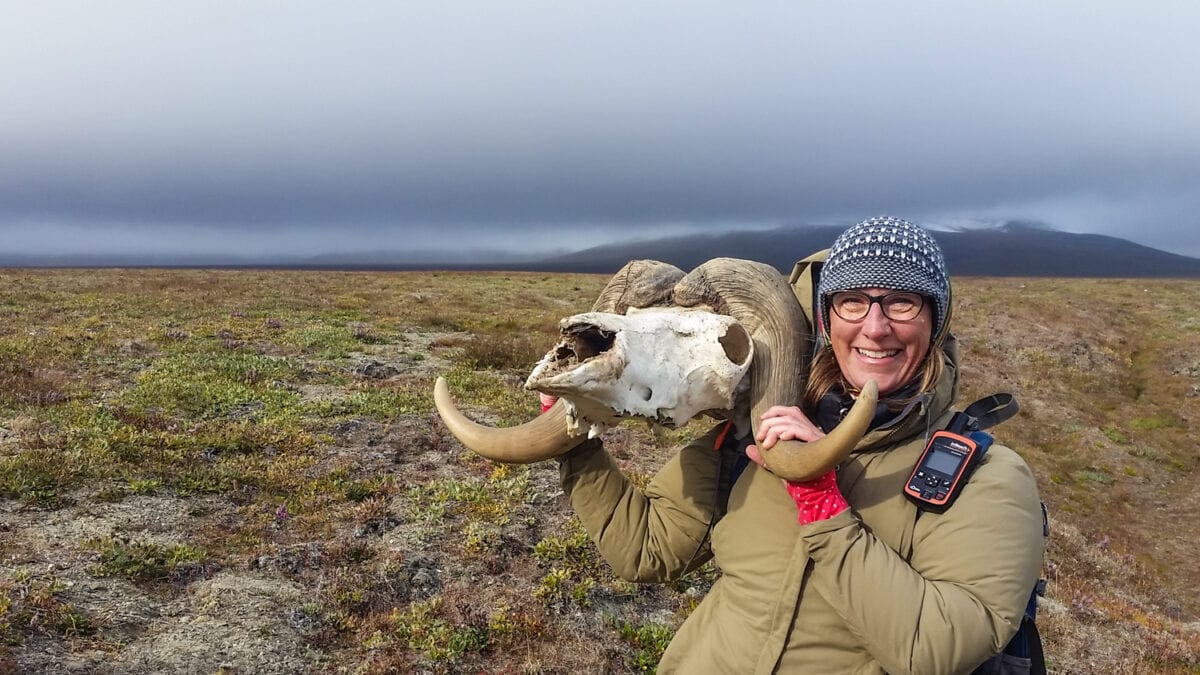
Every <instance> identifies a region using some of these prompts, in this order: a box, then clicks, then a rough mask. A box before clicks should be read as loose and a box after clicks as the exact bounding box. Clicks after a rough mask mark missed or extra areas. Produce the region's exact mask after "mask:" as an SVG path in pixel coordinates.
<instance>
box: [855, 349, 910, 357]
mask: <svg viewBox="0 0 1200 675" xmlns="http://www.w3.org/2000/svg"><path fill="white" fill-rule="evenodd" d="M854 351H856V352H858V353H859V354H862V355H863V356H865V357H867V358H869V359H886V358H888V357H889V356H895V355H896V354H899V353H900V350H899V349H887V350H878V349H863V348H862V347H855V348H854Z"/></svg>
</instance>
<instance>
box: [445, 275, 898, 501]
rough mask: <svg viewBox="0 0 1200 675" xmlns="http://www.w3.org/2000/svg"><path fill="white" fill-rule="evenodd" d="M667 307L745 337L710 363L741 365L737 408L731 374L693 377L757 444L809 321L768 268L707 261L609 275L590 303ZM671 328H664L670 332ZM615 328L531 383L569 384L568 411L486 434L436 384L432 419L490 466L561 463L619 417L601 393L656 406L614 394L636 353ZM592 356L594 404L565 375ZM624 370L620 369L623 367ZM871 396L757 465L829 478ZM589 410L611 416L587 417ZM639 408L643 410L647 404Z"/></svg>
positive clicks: (578, 346)
mask: <svg viewBox="0 0 1200 675" xmlns="http://www.w3.org/2000/svg"><path fill="white" fill-rule="evenodd" d="M665 307H673V308H675V309H674V310H673V311H676V312H683V311H685V309H684V308H691V309H692V310H694V311H697V312H698V313H704V312H708V313H711V314H717V315H725V316H727V317H736V319H737V320H736V321H735V322H734V323H732V324H730V326H739V327H740V329H741V330H742V331H743V332H744V333H745V334H746V335H747V336H748V339H746V340H745V342H746V349H745V351H744V352H743V351H740V347H739V348H738V349H733V350H732V351H731V350H730V347H731V346H733V345H734V344H736V343H738V342H740V338H739V339H730V338H729V336H730V335H733V334H734V330H733V329H732V328H730V329H728V330H727V331H726V333H725V337H726V342H725V343H721V344H722V347H724V349H723V350H722V354H721V356H720V358H719V359H716V360H717V361H726V360H727V361H732V362H733V363H735V364H739V367H741V366H740V364H745V363H747V362H748V363H749V370H748V371H743V374H744V375H745V378H744V379H745V380H746V381H748V383H749V386H748V389H749V391H748V392H747V396H746V397H745V399H746V400H745V402H743V400H742V399H741V398H740V397H738V393H739V392H740V387H739V384H740V382H741V381H742V379H743V378H742V377H741V376H740V375H739V376H736V378H735V376H733V375H728V376H720V377H717V378H715V379H714V380H706V377H703V376H702V377H700V380H701V382H702V383H703V386H701V387H700V389H712V390H718V391H720V392H722V393H720V395H719V396H717V397H716V398H718V399H719V402H720V404H721V405H720V406H717V407H725V406H724V404H725V395H726V394H725V390H724V389H722V387H725V386H726V385H723V384H722V385H719V386H718V385H717V384H714V382H717V381H722V382H727V384H728V388H729V389H730V390H731V391H732V392H733V393H732V396H733V398H736V399H737V400H736V401H735V402H734V404H733V405H734V407H735V410H734V412H733V413H732V414H731V415H730V417H732V418H733V421H734V422H735V424H736V426H737V427H738V437H739V438H740V437H742V436H743V435H744V434H749V433H754V434H756V435H757V433H758V431H759V428H760V426H759V425H760V422H761V419H762V417H763V415H764V414H765V413H766V411H767V410H768V409H769V408H770V407H771V406H774V405H795V404H796V402H797V401H799V399H800V397H801V394H802V391H803V385H804V375H805V374H806V373H807V368H808V349H809V344H808V336H809V333H808V320H807V319H806V318H805V316H804V313H803V311H802V310H801V308H800V304H799V302H797V300H796V296H795V295H794V294H793V292H792V289H791V287H790V286H788V284H787V281H786V280H785V279H783V278H782V277H781V276H780V275H779V272H778V271H776V270H775V269H774V268H773V267H770V266H769V265H764V264H762V263H756V262H753V261H749V260H738V259H735V258H714V259H712V260H709V261H707V262H705V263H704V264H702V265H700V266H699V267H697V268H696V269H694V270H692V271H691V272H689V273H688V274H686V275H685V274H684V273H683V272H682V271H681V270H679V269H678V268H676V267H674V266H672V265H668V264H666V263H661V262H658V261H654V260H634V261H631V262H630V263H628V264H627V265H625V267H623V268H621V270H620V271H619V272H617V274H616V275H614V276H613V278H612V279H611V280H610V281H609V283H608V285H607V286H605V288H604V290H603V291H601V293H600V297H598V298H597V299H596V302H595V304H594V305H593V306H592V311H593V312H594V313H595V312H602V313H607V314H617V315H633V314H636V312H635V308H659V309H660V310H661V309H662V308H665ZM572 318H574V317H572ZM631 318H632V317H631ZM677 320H679V319H670V320H669V321H668V323H669V322H670V321H677ZM568 322H570V319H568ZM611 325H612V326H617V325H618V324H615V323H614V324H611ZM621 325H625V326H626V327H625V328H623V329H621V330H617V331H615V332H614V333H612V334H611V336H610V337H612V340H613V342H612V345H609V344H608V338H607V337H605V335H606V330H597V331H594V332H593V331H590V330H589V329H587V328H584V329H583V330H581V331H580V332H578V333H576V334H575V335H576V336H577V337H578V338H581V339H576V340H575V341H573V342H571V343H570V345H569V346H568V348H567V349H566V351H563V352H562V353H561V354H560V353H559V349H556V350H555V351H554V352H552V353H551V354H550V355H549V356H548V357H547V361H549V363H546V366H545V369H544V370H545V371H546V372H543V373H540V374H539V377H549V378H551V379H552V378H553V377H556V376H565V377H564V379H563V381H571V382H572V385H571V388H570V389H569V390H568V391H570V392H571V393H569V394H567V396H572V397H574V402H573V403H568V399H567V398H565V397H564V398H560V399H559V402H558V403H556V404H555V405H554V406H553V407H552V408H551V409H550V410H548V411H546V412H545V413H544V414H542V415H540V416H538V417H536V418H534V419H532V420H530V421H528V422H526V423H524V424H521V425H519V426H516V427H510V428H503V429H498V428H492V427H487V426H484V425H482V424H478V423H476V422H473V421H472V420H470V419H469V418H468V417H467V416H466V415H464V414H463V413H462V412H461V411H459V409H458V406H456V405H455V403H454V399H453V397H452V396H451V395H450V388H449V385H448V384H447V383H446V380H445V379H444V378H440V377H439V378H438V379H437V381H436V382H435V383H434V389H433V400H434V405H435V406H436V407H437V410H438V414H440V415H441V417H442V420H443V421H444V422H445V423H446V427H447V428H448V429H449V430H450V432H451V433H452V434H453V435H454V437H455V438H457V439H458V440H459V441H460V442H461V443H462V444H463V445H465V446H466V447H468V448H470V449H471V450H473V451H475V452H476V453H478V454H480V455H482V456H484V457H487V458H489V459H493V460H496V461H500V462H514V463H530V462H536V461H540V460H543V459H548V458H550V457H555V456H558V455H561V454H562V453H564V452H567V451H569V450H571V449H572V448H574V447H575V446H577V445H579V444H580V443H581V442H583V439H582V438H581V436H582V433H581V432H582V429H581V425H583V424H586V425H588V426H589V431H590V432H593V433H594V432H595V428H594V427H595V425H598V424H606V423H608V421H610V420H612V419H615V418H617V417H621V416H622V412H621V411H620V410H618V409H617V408H615V407H614V406H613V402H614V401H613V400H610V399H609V396H608V394H617V396H616V399H615V400H618V401H621V400H633V399H636V398H637V396H635V395H634V393H635V392H636V393H637V394H641V395H644V394H646V393H647V392H649V394H650V397H649V398H650V399H651V400H654V394H655V393H656V389H655V387H653V386H650V387H649V388H637V386H636V385H633V384H631V385H629V386H628V389H627V390H625V391H620V389H619V387H618V384H617V383H618V382H619V381H620V377H621V375H622V373H624V371H625V370H626V369H627V368H628V367H629V366H628V365H626V364H627V363H629V362H628V361H627V360H626V359H625V358H624V357H623V356H622V355H628V354H629V353H630V352H631V350H634V349H635V348H634V347H628V346H622V347H621V348H620V349H616V350H615V351H614V350H613V345H615V344H616V337H617V336H619V335H620V334H621V333H622V332H624V333H625V334H626V336H627V337H631V336H632V335H633V334H634V333H633V332H632V331H631V330H630V329H629V328H628V327H627V326H628V325H627V324H621ZM666 334H667V333H664V335H666ZM670 335H671V341H669V342H667V343H663V345H662V346H659V347H653V348H651V347H649V346H646V347H644V348H636V351H637V352H638V354H639V360H645V359H649V360H648V361H644V362H641V363H639V364H638V365H637V366H636V367H635V370H634V371H633V372H645V369H649V370H657V369H658V367H659V365H660V363H661V362H663V361H664V360H666V359H667V358H668V357H674V356H675V355H676V354H675V352H677V351H679V350H678V348H677V347H676V346H675V344H676V343H675V342H674V341H675V340H676V339H677V338H678V336H679V334H678V333H674V332H671V333H670ZM642 339H645V338H641V337H640V338H638V340H635V341H634V343H637V342H640V341H641V340H642ZM718 342H719V340H718ZM561 347H562V346H561V345H560V348H561ZM605 352H611V353H608V354H606V353H605ZM595 355H600V358H599V359H598V360H597V362H596V364H595V369H596V370H597V371H603V372H604V373H605V374H604V376H603V377H602V378H600V380H601V381H607V382H609V383H610V384H609V385H608V386H609V387H610V390H609V392H608V393H607V394H604V395H599V392H598V390H597V389H595V388H593V389H592V390H589V391H588V392H587V396H578V395H577V394H580V393H583V392H584V389H585V388H586V387H587V386H590V385H589V384H588V383H589V380H588V379H587V377H586V376H585V375H584V374H580V375H573V374H571V373H570V372H569V371H576V370H579V371H581V372H582V373H586V372H588V371H590V370H591V368H592V367H591V366H588V364H587V359H588V358H589V357H594V356H595ZM697 360H699V357H698V358H697ZM623 361H624V362H625V363H624V364H622V363H621V362H623ZM541 369H542V367H541V366H539V370H541ZM643 377H646V376H645V375H644V376H643ZM648 377H650V378H651V379H650V380H642V384H643V385H645V384H646V382H652V383H656V382H658V380H656V379H654V376H648ZM677 377H678V378H679V381H680V382H681V383H682V382H683V381H684V380H686V379H687V376H686V375H677ZM531 380H532V376H531ZM633 381H634V382H636V381H637V380H633ZM533 384H534V385H536V388H537V389H541V390H543V391H550V392H553V389H550V388H547V387H543V386H542V385H541V384H540V383H537V382H534V383H533ZM658 388H659V389H661V387H658ZM710 393H711V391H710ZM877 395H878V389H877V387H876V386H875V382H873V381H871V382H868V383H867V384H866V386H864V387H863V390H862V392H861V393H860V394H859V396H858V399H857V401H856V402H855V404H854V406H853V407H852V408H851V410H850V412H849V413H848V414H847V415H846V417H845V418H844V419H843V420H842V422H841V424H839V425H838V426H837V428H836V429H833V430H832V431H830V432H829V433H828V434H827V435H826V436H824V437H823V438H820V439H817V440H815V441H811V442H808V443H804V442H801V441H797V440H786V441H783V440H781V441H778V442H777V443H775V445H774V446H773V447H771V448H762V447H760V448H759V451H760V455H761V457H762V460H763V464H764V466H765V467H766V468H767V469H768V470H770V471H772V472H774V473H775V474H776V475H778V476H781V477H783V478H786V479H787V480H791V481H803V480H810V479H812V478H816V477H817V476H820V475H822V474H824V473H826V472H828V471H829V470H830V469H832V468H833V467H834V466H836V465H837V464H838V463H840V462H841V461H842V460H843V459H845V457H846V456H847V455H848V454H849V453H850V452H851V451H852V450H853V449H854V447H855V445H856V444H857V443H858V441H859V440H861V439H862V437H863V434H865V433H866V431H867V428H868V426H869V424H870V422H871V418H872V416H873V415H874V411H875V402H876V399H877ZM601 398H603V399H605V400H600V399H601ZM684 398H687V397H684ZM588 399H594V400H588ZM731 400H732V399H731ZM585 401H586V402H585ZM597 403H598V404H602V405H603V406H604V407H605V408H609V409H610V410H603V409H593V407H594V404H597ZM645 403H647V404H649V403H650V401H645ZM621 405H624V404H621ZM705 405H708V403H700V402H698V401H696V402H691V403H690V404H689V405H687V406H679V405H678V404H677V405H676V406H675V409H674V411H673V412H670V411H669V410H668V409H669V408H670V406H667V407H666V408H664V409H663V410H662V411H660V410H659V408H658V407H653V408H651V407H647V411H648V412H649V414H645V415H643V414H641V413H638V414H639V415H641V416H647V417H662V418H664V419H666V418H668V417H669V418H670V419H671V420H672V422H674V423H677V424H678V423H682V422H683V421H684V420H686V419H687V417H686V415H687V409H688V408H691V409H693V410H696V411H698V412H703V406H705ZM568 408H571V409H570V410H568ZM692 414H695V413H692Z"/></svg>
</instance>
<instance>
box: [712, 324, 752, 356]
mask: <svg viewBox="0 0 1200 675" xmlns="http://www.w3.org/2000/svg"><path fill="white" fill-rule="evenodd" d="M718 342H720V343H721V347H722V348H723V349H724V350H725V356H727V357H729V360H730V361H732V362H734V363H736V364H738V365H742V364H744V363H746V360H747V359H749V358H750V354H751V353H752V352H751V345H752V344H753V342H752V341H751V339H750V333H748V332H746V329H745V328H744V327H743V326H742V324H740V323H735V324H732V325H730V326H729V330H727V331H725V334H724V335H722V336H721V337H720V339H719V340H718Z"/></svg>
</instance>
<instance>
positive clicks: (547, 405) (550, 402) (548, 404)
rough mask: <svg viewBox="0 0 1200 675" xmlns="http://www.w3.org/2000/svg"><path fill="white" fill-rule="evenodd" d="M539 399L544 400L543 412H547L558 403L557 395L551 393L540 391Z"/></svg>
mask: <svg viewBox="0 0 1200 675" xmlns="http://www.w3.org/2000/svg"><path fill="white" fill-rule="evenodd" d="M538 400H540V401H541V402H542V412H546V411H547V410H549V409H551V408H553V407H554V404H555V403H558V397H557V396H551V395H550V394H546V393H542V392H540V391H539V392H538Z"/></svg>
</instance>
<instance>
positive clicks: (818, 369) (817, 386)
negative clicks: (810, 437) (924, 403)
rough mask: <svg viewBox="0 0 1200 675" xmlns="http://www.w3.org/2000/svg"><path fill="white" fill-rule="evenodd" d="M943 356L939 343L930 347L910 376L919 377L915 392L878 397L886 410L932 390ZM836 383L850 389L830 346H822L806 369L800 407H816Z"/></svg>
mask: <svg viewBox="0 0 1200 675" xmlns="http://www.w3.org/2000/svg"><path fill="white" fill-rule="evenodd" d="M945 359H946V355H945V353H944V352H943V351H942V347H941V345H933V346H931V347H930V349H929V355H928V356H926V357H925V363H924V364H923V365H922V366H921V370H920V372H918V373H917V375H916V377H914V378H913V379H914V380H916V379H919V380H920V383H921V385H920V387H918V389H917V391H915V392H913V394H912V395H911V396H905V397H903V398H897V399H889V398H887V397H884V398H883V399H882V400H883V401H884V402H885V403H886V404H887V406H888V408H889V409H891V410H900V409H902V408H903V407H904V406H906V405H908V404H909V403H911V402H912V401H913V400H914V399H916V398H917V397H918V396H921V395H922V394H924V393H925V392H927V391H933V388H934V387H935V386H937V383H938V380H940V379H942V373H943V371H945V369H946V365H945ZM837 386H841V388H842V389H843V390H844V391H847V392H849V391H853V390H854V388H853V387H851V386H850V384H849V383H848V382H846V378H845V377H844V376H843V375H842V367H841V366H839V365H838V362H837V356H835V355H834V353H833V345H825V346H824V347H822V348H821V351H819V352H817V355H816V356H814V357H813V360H812V365H811V366H810V367H809V369H808V384H807V385H805V388H804V398H803V400H802V407H803V408H804V410H806V411H813V410H816V409H817V403H818V402H819V401H820V400H821V397H823V396H825V394H828V393H829V392H830V391H832V390H833V389H834V387H837Z"/></svg>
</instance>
